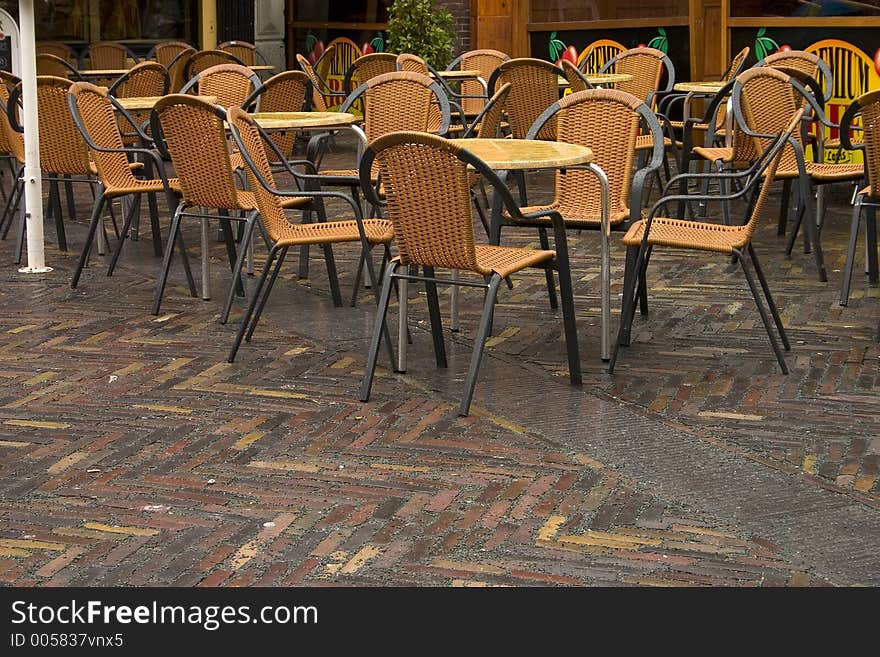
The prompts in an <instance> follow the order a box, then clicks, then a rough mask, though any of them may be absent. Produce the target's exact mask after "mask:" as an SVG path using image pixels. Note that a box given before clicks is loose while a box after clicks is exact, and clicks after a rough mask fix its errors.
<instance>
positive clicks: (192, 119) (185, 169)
mask: <svg viewBox="0 0 880 657" xmlns="http://www.w3.org/2000/svg"><path fill="white" fill-rule="evenodd" d="M225 117H226V112H225V111H224V110H223V109H222V108H218V107H216V106H214V105H212V104H211V103H208V102H206V101H203V100H201V99H200V98H196V97H194V96H191V95H189V94H170V95H168V96H165V98H163V99H161V100H160V101H159V102H157V103H156V105H155V107H154V108H153V114H152V116H151V118H150V123H151V127H152V131H153V134H154V135H160V136H161V138H162V139H163V141H164V144H165V147H166V148H167V150H168V153H169V154H170V155H171V162H172V164H174V171H175V173H176V175H177V178H178V180H179V181H180V188H181V191H182V193H183V203H184V204H186V205H192V206H196V207H202V208H237V207H238V194H237V192H236V186H235V175H234V171H233V168H232V164H231V160H230V156H229V143H228V141H227V139H226V129H225V126H224V119H225Z"/></svg>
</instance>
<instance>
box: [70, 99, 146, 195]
mask: <svg viewBox="0 0 880 657" xmlns="http://www.w3.org/2000/svg"><path fill="white" fill-rule="evenodd" d="M111 98H112V97H111V96H109V95H108V93H107V90H106V89H105V88H103V87H98V86H95V85H94V84H92V83H90V82H75V83H74V84H72V85H71V86H70V89H69V90H68V99H67V100H68V105H69V106H70V112H71V114H72V115H73V120H74V122H75V123H76V127H77V129H78V130H79V132H80V134H81V135H82V137H83V138H84V139H85V141H86V143H87V144H88V145H89V149H90V151H91V156H92V160H93V161H94V163H95V166H96V167H97V169H98V177H99V178H100V180H101V182H102V183H103V184H104V186H105V187H106V188H108V189H111V188H115V189H119V188H126V189H128V188H132V187H137V181H136V179H135V177H134V174H132V172H131V167H130V166H129V161H128V157H127V156H126V154H125V152H112V153H108V152H105V151H102V150H99V149H105V148H106V149H123V148H124V144H123V139H122V134H121V133H120V131H119V125H118V123H117V121H116V109H115V108H114V105H113V102H112V100H111Z"/></svg>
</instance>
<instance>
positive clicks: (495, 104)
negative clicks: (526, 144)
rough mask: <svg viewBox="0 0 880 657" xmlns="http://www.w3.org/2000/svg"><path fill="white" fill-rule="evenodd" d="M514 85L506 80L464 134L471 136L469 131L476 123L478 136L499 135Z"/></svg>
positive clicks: (491, 137) (484, 137) (483, 137)
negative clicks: (508, 98) (502, 118)
mask: <svg viewBox="0 0 880 657" xmlns="http://www.w3.org/2000/svg"><path fill="white" fill-rule="evenodd" d="M512 87H513V85H512V84H510V82H505V83H504V84H502V85H501V86H500V87H499V88H498V90H497V91H496V92H495V93H494V94H493V95H492V97H491V98H490V99H489V100H488V101H487V102H486V104H485V105H484V106H483V109H482V110H480V113H479V114H477V116H476V118H475V119H474V123H473V124H472V126H471V128H469V129H468V132H467V133H465V134H464V136H465V137H468V136H470V135H469V132H470V131H471V130H472V129H473V126H474V125H475V126H476V132H477V137H478V138H480V139H494V138H496V137H498V131H499V130H500V129H501V117H502V115H503V114H504V105H505V103H506V102H507V94H509V93H510V90H511V88H512Z"/></svg>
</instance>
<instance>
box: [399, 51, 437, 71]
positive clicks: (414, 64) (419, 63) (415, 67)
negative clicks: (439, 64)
mask: <svg viewBox="0 0 880 657" xmlns="http://www.w3.org/2000/svg"><path fill="white" fill-rule="evenodd" d="M397 70H398V71H410V72H411V73H421V74H422V75H429V74H430V72H431V71H430V70H429V69H428V65H427V64H426V63H425V60H424V59H422V58H421V57H419V56H418V55H412V54H410V53H402V54H400V55H398V56H397Z"/></svg>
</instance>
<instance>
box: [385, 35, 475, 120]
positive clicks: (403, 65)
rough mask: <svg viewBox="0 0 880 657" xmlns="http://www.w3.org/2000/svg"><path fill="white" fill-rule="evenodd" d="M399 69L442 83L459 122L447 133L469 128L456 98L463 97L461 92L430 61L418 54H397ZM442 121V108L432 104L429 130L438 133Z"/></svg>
mask: <svg viewBox="0 0 880 657" xmlns="http://www.w3.org/2000/svg"><path fill="white" fill-rule="evenodd" d="M397 70H398V71H409V72H411V73H419V74H421V75H424V76H427V77H430V78H433V80H434V81H436V82H437V84H439V85H440V88H441V89H443V91H444V93H445V94H446V98H447V99H448V100H449V106H450V107H451V108H452V109H453V110H455V112H456V114H457V115H458V123H454V124H450V126H449V128H448V129H447V131H446V132H447V133H448V134H450V135H454V134H458V133H461V132H464V131H465V130H467V128H468V125H467V118H466V117H465V113H464V110H463V109H462V107H461V105H460V104H459V103H458V102H457V101H456V100H455V99H456V98H458V99H461V94H458V93H456V92H454V91H453V90H452V89H451V88H450V87H449V85H448V84H446V82H445V81H444V80H443V78H441V77H440V75H439V74H438V73H437V71H436V70H434V67H432V66H431V65H430V64H428V62H426V61H425V60H424V59H422V58H421V57H419V56H418V55H412V54H409V53H404V54H401V55H398V56H397ZM441 121H442V117H441V112H440V108H439V107H438V106H437V105H432V106H431V118H430V120H429V122H428V132H432V133H437V131H438V130H439V129H440V122H441Z"/></svg>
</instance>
